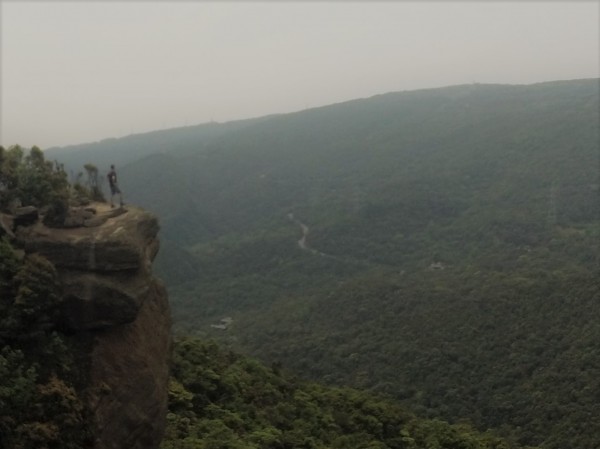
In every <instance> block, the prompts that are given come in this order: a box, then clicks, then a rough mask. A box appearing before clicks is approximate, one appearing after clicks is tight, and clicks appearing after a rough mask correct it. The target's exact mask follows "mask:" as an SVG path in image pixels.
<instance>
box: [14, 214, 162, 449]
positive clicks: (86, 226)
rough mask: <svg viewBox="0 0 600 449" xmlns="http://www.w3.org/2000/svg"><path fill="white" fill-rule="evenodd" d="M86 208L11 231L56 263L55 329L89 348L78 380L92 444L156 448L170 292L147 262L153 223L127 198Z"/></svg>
mask: <svg viewBox="0 0 600 449" xmlns="http://www.w3.org/2000/svg"><path fill="white" fill-rule="evenodd" d="M85 214H87V215H86V217H87V218H85V220H82V221H81V222H80V223H79V224H74V225H73V227H71V228H60V229H55V228H48V227H46V226H44V225H43V224H42V222H41V220H38V221H36V222H35V223H34V224H32V225H29V226H19V227H17V229H16V231H15V238H16V240H17V241H18V243H19V246H20V247H21V248H24V250H25V252H26V253H39V254H41V255H43V256H45V257H46V258H47V259H49V260H50V261H51V262H52V263H53V264H54V266H55V267H56V269H57V270H58V273H59V276H60V280H61V283H62V286H63V295H64V300H63V302H62V309H61V314H60V316H61V327H62V328H63V329H64V331H65V332H66V333H67V334H68V335H70V337H69V338H73V339H76V340H77V341H81V342H82V345H81V346H82V347H85V348H86V349H85V351H84V352H85V354H80V356H81V361H82V363H81V368H82V371H83V373H82V378H84V379H85V382H84V385H82V386H81V388H82V393H83V397H84V398H85V400H86V401H87V404H88V407H89V409H90V410H91V411H92V423H93V430H92V431H93V435H94V440H95V441H94V448H95V449H154V448H157V447H158V446H159V444H160V441H161V439H162V435H163V432H164V425H165V416H166V411H167V401H168V378H169V366H168V363H169V358H170V349H171V320H170V312H169V304H168V300H167V293H166V290H165V288H164V286H163V285H162V283H161V282H160V281H159V280H157V279H156V278H155V277H154V276H153V275H152V270H151V264H152V260H153V259H154V257H155V256H156V253H157V252H158V240H157V233H158V229H159V227H158V222H157V220H156V218H155V217H154V216H153V215H152V214H150V213H148V212H146V211H143V210H141V209H138V208H134V207H129V206H128V207H127V208H126V209H125V208H119V209H110V208H109V207H108V206H107V205H105V204H93V205H92V206H91V207H87V208H86V209H85Z"/></svg>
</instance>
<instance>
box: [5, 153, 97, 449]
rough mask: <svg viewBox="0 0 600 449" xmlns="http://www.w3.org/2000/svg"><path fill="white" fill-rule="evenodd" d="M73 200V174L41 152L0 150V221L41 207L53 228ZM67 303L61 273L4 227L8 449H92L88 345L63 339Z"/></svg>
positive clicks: (6, 442) (64, 337)
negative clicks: (80, 356) (83, 388)
mask: <svg viewBox="0 0 600 449" xmlns="http://www.w3.org/2000/svg"><path fill="white" fill-rule="evenodd" d="M69 196H70V187H69V184H68V183H67V175H66V173H65V172H64V170H63V169H62V167H60V166H59V165H57V164H55V163H52V162H50V161H47V160H45V157H44V154H43V153H42V151H41V150H40V149H39V148H37V147H33V148H32V149H31V150H30V151H28V152H27V151H25V150H24V149H23V148H21V147H19V146H18V145H16V146H13V147H10V148H8V149H5V148H3V147H0V213H2V212H10V211H11V209H12V208H13V207H14V205H15V204H17V203H20V204H25V205H28V206H36V207H39V208H44V209H45V217H46V218H45V221H46V222H48V223H49V224H54V223H55V222H56V221H57V220H58V217H59V216H60V215H62V214H64V212H65V211H66V208H67V205H68V198H69ZM3 218H4V217H3V216H2V214H0V219H3ZM61 301H62V296H61V286H60V281H59V279H58V276H57V273H56V269H55V268H54V266H53V265H52V264H51V263H50V262H49V261H48V260H47V259H45V258H44V257H42V256H39V255H36V254H30V255H25V254H24V252H23V251H22V250H19V248H18V247H15V246H14V245H13V244H12V243H11V241H10V239H9V235H7V228H5V227H4V226H2V227H0V448H1V449H39V448H48V449H54V448H61V449H81V448H84V447H90V446H89V444H90V441H89V433H88V429H89V427H88V424H89V422H88V417H89V414H88V411H87V410H86V409H85V407H84V406H83V402H82V400H81V398H80V397H79V396H78V394H77V392H76V386H77V385H78V384H80V382H81V381H82V379H81V373H80V370H79V369H78V360H76V357H75V354H76V353H77V347H78V346H80V345H84V344H85V343H84V342H80V343H75V342H73V341H70V340H69V339H68V338H67V337H66V335H65V334H64V333H63V332H61V329H60V325H59V320H58V309H59V307H60V303H61Z"/></svg>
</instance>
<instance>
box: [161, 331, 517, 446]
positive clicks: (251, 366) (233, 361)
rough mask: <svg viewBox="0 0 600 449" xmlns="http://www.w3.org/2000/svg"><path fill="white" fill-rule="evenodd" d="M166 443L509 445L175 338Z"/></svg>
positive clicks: (372, 398) (213, 346)
mask: <svg viewBox="0 0 600 449" xmlns="http://www.w3.org/2000/svg"><path fill="white" fill-rule="evenodd" d="M172 373H173V375H172V380H171V384H170V392H169V394H170V401H169V410H170V412H169V415H168V427H167V435H166V438H165V440H164V441H163V444H162V446H161V448H162V449H222V448H228V449H359V448H362V449H510V448H513V447H515V446H512V445H510V444H509V443H507V442H506V441H503V440H501V439H500V438H498V437H496V436H494V435H493V434H492V433H490V432H488V433H485V434H481V433H477V432H474V431H473V430H472V429H471V428H470V427H469V426H468V425H466V424H462V425H455V426H450V425H448V424H447V423H445V422H442V421H439V420H423V419H417V418H416V417H415V416H413V415H412V414H410V413H408V412H407V411H406V410H404V409H403V408H401V407H399V406H398V405H397V404H395V403H394V402H392V401H389V400H385V399H382V398H378V397H376V396H373V395H369V394H367V393H365V392H361V391H358V390H352V389H349V388H327V387H323V386H322V385H319V384H316V383H307V382H302V381H300V380H298V379H297V378H295V377H294V376H290V375H289V374H286V373H283V372H282V371H281V369H280V368H279V367H277V366H273V367H272V368H267V367H265V366H264V365H261V364H260V363H258V362H257V361H255V360H252V359H248V358H246V357H241V356H239V355H237V354H235V353H232V352H231V351H227V350H224V349H222V348H220V347H219V346H218V345H216V344H215V343H210V342H203V341H200V340H197V339H182V340H180V341H177V342H176V344H175V352H174V356H173V370H172Z"/></svg>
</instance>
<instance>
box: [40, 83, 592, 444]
mask: <svg viewBox="0 0 600 449" xmlns="http://www.w3.org/2000/svg"><path fill="white" fill-rule="evenodd" d="M598 93H599V81H598V79H589V80H574V81H558V82H551V83H541V84H534V85H527V86H508V85H478V84H473V85H463V86H453V87H447V88H442V89H428V90H420V91H412V92H399V93H390V94H385V95H379V96H376V97H372V98H368V99H361V100H354V101H350V102H346V103H340V104H336V105H331V106H326V107H322V108H317V109H311V110H306V111H302V112H298V113H293V114H285V115H276V116H268V117H263V118H258V119H254V120H246V121H240V122H232V123H226V124H217V123H209V124H205V125H199V126H195V127H187V128H182V129H173V130H169V131H157V132H154V133H148V134H140V135H134V136H130V137H127V138H123V139H108V140H104V141H102V142H98V143H93V144H85V145H77V146H73V147H68V148H55V149H49V150H48V151H47V152H46V154H47V158H49V159H58V160H59V161H61V162H64V163H65V164H66V166H67V167H68V168H69V169H72V170H75V171H77V170H81V168H80V167H82V166H83V164H85V163H93V164H95V165H97V166H98V167H99V168H100V169H101V170H106V169H107V168H108V166H109V165H110V164H111V163H114V164H116V165H117V168H118V169H119V175H120V180H121V185H122V188H123V190H124V192H125V195H126V200H127V201H130V202H133V203H136V204H138V205H141V206H143V207H145V208H148V209H149V210H151V211H154V212H156V213H157V214H158V215H159V217H160V221H161V226H162V231H161V233H162V237H161V239H162V242H163V244H164V245H163V250H162V251H161V254H160V256H159V259H160V261H159V267H160V270H161V273H162V276H163V277H164V279H165V280H166V282H167V285H168V287H169V290H170V295H171V300H172V303H173V307H174V316H175V320H176V325H177V326H178V327H179V329H180V331H182V332H186V333H190V332H192V333H198V334H201V335H209V336H212V337H215V338H217V339H220V340H221V341H223V342H225V343H227V344H231V345H232V346H234V347H236V348H241V349H244V350H245V351H246V352H247V353H249V354H253V355H257V356H260V357H261V358H263V359H264V360H265V361H268V362H269V363H271V362H278V363H283V365H284V366H285V367H287V368H289V369H291V370H294V371H295V372H297V373H299V374H301V375H303V376H306V377H311V378H314V379H319V380H325V381H327V382H332V383H336V384H345V385H352V386H358V387H362V388H370V389H373V390H375V391H377V392H382V393H385V394H388V395H391V396H393V397H395V398H398V399H401V400H403V401H404V402H405V403H407V404H410V406H411V407H413V409H414V410H417V411H418V412H420V413H423V414H425V415H427V416H430V417H442V418H444V419H447V420H451V421H452V420H460V419H466V420H469V421H471V422H472V423H473V424H474V425H475V426H477V427H479V428H481V429H486V428H488V427H491V428H496V429H499V430H500V431H501V432H502V433H503V435H505V436H507V437H510V438H513V439H515V440H516V441H518V442H519V443H521V444H530V445H541V446H542V447H547V448H559V447H560V448H581V449H584V448H589V447H594V446H593V445H594V444H597V435H598V434H600V423H599V422H598V420H597V416H596V414H595V412H594V407H595V406H596V405H597V403H598V401H600V384H599V381H598V379H600V327H599V326H598V324H597V323H599V322H600V321H599V319H600V303H599V300H600V292H599V290H600V289H599V286H598V284H599V283H598V262H599V254H600V253H599V249H600V248H599V237H600V223H599V219H600V203H599V194H600V180H599V173H600V172H599V142H600V134H599V96H598ZM290 214H291V215H290ZM300 223H301V224H303V225H304V227H305V228H304V230H303V228H302V227H301V226H300ZM307 230H308V234H307V235H306V240H305V243H306V245H308V247H307V248H304V249H302V248H301V247H300V246H299V245H298V240H299V239H300V238H301V237H302V236H303V232H304V233H306V231H307ZM310 248H312V249H314V250H315V251H309V250H307V249H310ZM225 317H231V319H232V320H233V321H232V322H231V323H230V324H229V325H227V326H224V327H226V329H215V328H214V327H211V324H215V323H219V322H220V320H221V319H223V318H225Z"/></svg>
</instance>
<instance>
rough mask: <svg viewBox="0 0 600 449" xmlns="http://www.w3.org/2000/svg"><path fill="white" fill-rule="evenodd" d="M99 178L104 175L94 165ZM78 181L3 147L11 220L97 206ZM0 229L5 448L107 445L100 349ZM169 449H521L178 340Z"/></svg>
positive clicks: (0, 417) (47, 273)
mask: <svg viewBox="0 0 600 449" xmlns="http://www.w3.org/2000/svg"><path fill="white" fill-rule="evenodd" d="M86 169H87V171H88V173H90V175H91V174H93V173H94V172H95V171H94V170H92V169H91V166H88V167H87V168H86ZM92 179H93V176H90V182H89V183H88V186H87V187H86V186H84V185H81V184H77V185H69V184H68V183H67V174H66V172H65V171H64V169H63V168H62V166H60V165H58V164H56V163H52V162H49V161H46V160H45V157H44V154H43V153H42V152H41V150H40V149H39V148H36V147H34V148H32V149H31V150H30V151H29V153H28V154H27V152H26V151H25V150H24V149H22V148H21V147H19V146H13V147H10V148H9V149H8V150H6V149H4V148H3V147H0V188H1V193H2V195H1V196H0V212H1V214H2V215H0V219H2V220H4V219H5V218H6V217H9V216H10V217H13V215H12V214H15V213H16V211H17V210H18V209H19V208H20V206H18V205H19V204H26V205H28V206H35V207H37V208H39V210H43V211H44V214H45V216H46V217H52V220H51V221H49V223H48V224H49V225H52V226H57V225H58V224H57V219H56V217H57V216H58V214H59V212H64V211H65V210H66V209H67V208H68V206H69V204H70V203H72V202H73V201H74V200H75V199H76V198H77V199H78V200H81V195H82V194H85V195H87V198H88V200H91V199H93V198H96V197H97V196H98V194H99V192H96V191H95V190H94V187H96V186H97V182H96V181H93V182H92ZM11 233H12V231H11V229H10V227H7V226H5V222H4V221H3V223H2V227H0V448H1V449H40V448H45V449H59V448H60V449H83V448H86V447H96V445H97V442H94V441H93V440H94V439H93V436H92V434H93V432H92V427H93V425H92V424H91V418H90V416H91V410H88V409H87V408H86V406H85V405H84V401H83V400H82V397H81V394H84V393H81V388H80V387H81V386H82V385H84V384H85V382H86V380H85V379H84V377H85V374H84V373H85V369H84V368H85V364H86V361H85V359H86V356H85V354H86V350H89V349H90V347H91V346H90V345H91V344H92V342H91V341H86V340H87V339H86V338H85V337H84V338H83V339H81V335H80V336H78V338H77V339H73V338H70V335H69V333H68V332H67V333H65V332H64V329H63V327H62V326H61V321H60V318H59V308H60V306H61V302H62V301H63V300H64V298H63V296H62V289H61V282H60V280H59V278H58V276H57V272H56V269H55V267H54V266H53V265H52V263H50V262H49V261H48V260H47V259H45V258H44V257H42V256H40V255H37V254H28V255H26V254H25V253H24V251H23V250H22V249H20V248H19V247H18V244H17V242H13V238H12V237H13V236H11ZM171 371H172V378H171V382H170V388H169V414H168V416H167V421H168V426H167V432H166V436H165V438H164V441H163V443H162V446H161V447H162V448H163V449H217V448H221V449H222V448H231V449H235V448H238V449H252V448H256V449H259V448H260V449H267V448H272V449H299V448H306V449H319V448H323V449H325V448H339V449H343V448H347V449H355V448H359V447H361V448H371V449H388V448H389V449H392V448H397V449H421V448H422V449H435V448H439V449H442V448H446V449H452V448H455V449H511V448H516V446H514V445H511V444H509V443H508V442H506V441H504V440H502V439H500V438H498V437H497V436H495V435H493V434H492V433H490V432H487V433H485V434H482V433H477V432H476V431H474V430H473V429H472V428H470V427H469V426H467V425H465V424H463V425H458V426H451V425H449V424H447V423H445V422H443V421H440V420H424V419H418V418H416V417H415V416H414V415H412V414H410V413H409V412H407V411H406V410H405V409H403V408H401V407H399V406H398V405H397V404H395V403H394V402H392V401H390V400H384V399H381V398H378V397H375V396H372V395H370V394H368V393H366V392H360V391H357V390H351V389H348V388H345V389H344V388H327V387H324V386H321V385H318V384H314V383H311V384H309V383H306V382H302V381H299V380H298V379H297V378H296V377H294V376H291V375H289V374H284V373H283V372H282V369H281V367H278V366H277V365H274V366H273V367H272V368H271V369H268V368H266V367H265V366H263V365H261V364H260V363H259V362H257V361H255V360H251V359H248V358H245V357H241V356H239V355H237V354H235V353H233V352H231V351H229V350H224V349H221V348H220V347H219V346H218V345H216V344H215V343H212V342H210V343H209V342H205V341H202V340H198V339H189V338H188V339H182V340H179V341H177V342H176V343H175V347H174V353H173V358H172V368H171Z"/></svg>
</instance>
